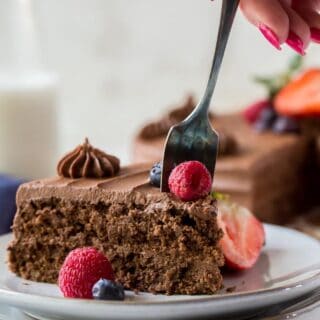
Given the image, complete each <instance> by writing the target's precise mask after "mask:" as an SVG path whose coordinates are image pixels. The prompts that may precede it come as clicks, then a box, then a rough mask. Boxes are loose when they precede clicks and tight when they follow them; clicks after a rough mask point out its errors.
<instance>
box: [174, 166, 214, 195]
mask: <svg viewBox="0 0 320 320" xmlns="http://www.w3.org/2000/svg"><path fill="white" fill-rule="evenodd" d="M211 185H212V179H211V175H210V172H209V171H208V169H207V168H206V167H205V166H204V165H203V164H202V163H201V162H199V161H187V162H183V163H181V164H179V165H178V166H176V167H175V168H174V169H173V170H172V172H171V174H170V176H169V188H170V191H171V192H172V193H174V194H175V195H176V196H177V197H179V198H180V199H181V200H184V201H189V200H196V199H199V198H202V197H204V196H206V195H207V194H208V193H209V192H210V190H211Z"/></svg>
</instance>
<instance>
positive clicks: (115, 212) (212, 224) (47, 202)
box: [8, 146, 224, 294]
mask: <svg viewBox="0 0 320 320" xmlns="http://www.w3.org/2000/svg"><path fill="white" fill-rule="evenodd" d="M83 148H87V146H86V147H83ZM92 150H96V149H91V151H90V152H86V151H83V150H82V149H81V147H80V148H78V149H77V150H76V151H75V152H73V153H71V154H69V155H68V156H67V157H65V158H64V161H63V162H60V165H59V172H60V173H64V175H67V176H71V177H74V176H77V177H79V176H86V177H83V178H79V179H74V178H66V177H57V178H53V179H45V180H39V181H33V182H30V183H26V184H24V185H22V186H21V187H20V189H19V191H18V195H17V207H18V211H17V214H16V217H15V221H14V225H13V233H14V240H13V241H12V243H11V244H10V246H9V248H8V250H9V268H10V269H11V271H12V272H14V273H16V274H17V275H18V276H21V277H23V278H25V279H30V280H34V281H42V282H51V283H56V281H57V278H58V272H59V269H60V267H61V265H62V263H63V261H64V259H65V257H66V255H67V254H68V253H69V252H70V251H71V250H72V249H75V248H78V247H86V246H93V247H95V248H97V249H98V250H100V251H102V252H103V253H104V254H105V255H106V256H107V257H108V259H109V260H110V262H111V264H112V267H113V269H114V272H115V275H116V279H117V280H118V281H119V282H121V283H122V284H123V285H124V286H125V288H127V289H132V290H139V291H147V292H154V293H166V294H212V293H214V292H216V291H217V290H218V289H220V288H221V285H222V277H221V274H220V271H219V267H221V266H222V265H223V262H224V261H223V255H222V253H221V250H220V248H219V246H218V242H219V240H220V238H221V236H222V231H221V230H220V229H219V228H218V225H217V219H216V211H217V207H216V200H214V199H213V198H212V197H211V196H207V197H205V198H203V199H200V200H197V201H192V202H183V201H181V200H179V199H177V198H175V197H174V196H173V195H171V194H166V193H161V192H160V191H159V189H158V188H156V187H153V186H151V185H150V183H149V181H148V176H149V169H150V168H149V167H145V166H143V165H136V166H129V167H124V168H121V169H120V171H119V172H118V174H117V175H116V176H113V177H102V178H88V176H92V175H94V176H96V175H98V176H103V174H102V173H103V172H105V170H106V168H108V170H107V171H108V173H109V174H110V173H112V172H114V170H112V169H110V166H111V167H113V168H115V167H114V165H117V163H115V162H114V161H115V158H114V157H113V158H110V156H108V157H105V158H104V161H101V155H99V153H98V152H97V151H94V152H92ZM108 159H109V160H111V161H109V162H108Z"/></svg>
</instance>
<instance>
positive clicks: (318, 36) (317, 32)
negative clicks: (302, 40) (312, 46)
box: [310, 28, 320, 43]
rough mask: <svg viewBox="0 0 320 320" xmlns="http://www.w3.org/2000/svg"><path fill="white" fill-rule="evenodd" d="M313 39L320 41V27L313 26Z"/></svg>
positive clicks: (311, 30)
mask: <svg viewBox="0 0 320 320" xmlns="http://www.w3.org/2000/svg"><path fill="white" fill-rule="evenodd" d="M310 32H311V40H312V41H314V42H317V43H320V29H317V28H311V29H310Z"/></svg>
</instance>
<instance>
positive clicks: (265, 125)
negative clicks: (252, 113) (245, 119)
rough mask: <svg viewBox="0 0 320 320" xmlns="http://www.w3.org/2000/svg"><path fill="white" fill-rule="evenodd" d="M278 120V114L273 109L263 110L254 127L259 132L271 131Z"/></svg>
mask: <svg viewBox="0 0 320 320" xmlns="http://www.w3.org/2000/svg"><path fill="white" fill-rule="evenodd" d="M276 119H277V113H276V112H275V110H274V109H273V108H266V109H263V110H262V111H261V113H260V115H259V118H258V120H257V121H256V123H255V125H254V127H255V129H256V130H257V131H259V132H262V131H265V130H268V129H271V128H272V126H273V123H274V121H275V120H276Z"/></svg>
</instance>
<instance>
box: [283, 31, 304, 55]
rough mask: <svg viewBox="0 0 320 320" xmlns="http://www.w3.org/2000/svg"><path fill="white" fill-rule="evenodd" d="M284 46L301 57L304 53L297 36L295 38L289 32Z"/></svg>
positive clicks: (301, 43)
mask: <svg viewBox="0 0 320 320" xmlns="http://www.w3.org/2000/svg"><path fill="white" fill-rule="evenodd" d="M286 44H287V45H288V46H289V47H290V48H292V49H293V50H294V51H296V52H298V53H299V54H301V55H302V56H304V55H305V54H306V53H305V51H304V48H303V42H302V40H301V38H300V37H299V36H297V35H296V34H295V33H294V32H292V31H290V32H289V36H288V39H287V41H286Z"/></svg>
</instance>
